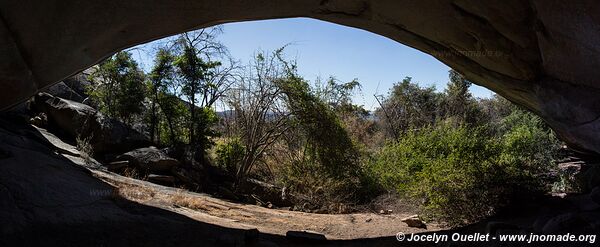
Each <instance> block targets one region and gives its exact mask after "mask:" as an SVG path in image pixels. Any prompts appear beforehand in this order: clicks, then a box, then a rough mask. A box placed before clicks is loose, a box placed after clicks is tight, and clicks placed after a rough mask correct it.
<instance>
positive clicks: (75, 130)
mask: <svg viewBox="0 0 600 247" xmlns="http://www.w3.org/2000/svg"><path fill="white" fill-rule="evenodd" d="M32 108H33V109H35V110H37V111H39V112H42V113H45V114H46V115H47V117H48V122H49V124H50V125H51V126H52V127H53V128H54V129H56V130H57V131H60V132H62V133H63V134H65V135H67V136H69V137H71V138H73V139H75V138H77V137H80V138H83V139H87V141H88V142H89V144H90V145H91V146H92V149H93V150H94V154H96V155H99V154H106V153H122V152H126V151H129V150H132V149H135V148H139V147H147V146H149V145H151V141H150V139H149V138H148V137H147V136H145V135H143V134H141V133H140V132H138V131H136V130H134V129H132V128H129V127H128V126H127V125H126V124H124V123H122V122H120V121H117V120H115V119H112V118H109V117H107V116H104V115H103V114H102V113H100V112H98V111H97V110H96V109H94V108H92V107H90V106H88V105H84V104H81V103H78V102H75V101H71V100H66V99H62V98H59V97H55V96H52V95H50V94H47V93H40V94H38V95H36V96H35V98H34V100H33V102H32Z"/></svg>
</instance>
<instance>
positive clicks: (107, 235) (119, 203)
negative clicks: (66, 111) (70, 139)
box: [0, 115, 283, 246]
mask: <svg viewBox="0 0 600 247" xmlns="http://www.w3.org/2000/svg"><path fill="white" fill-rule="evenodd" d="M7 119H8V118H7V117H6V116H4V115H0V140H2V141H0V246H194V245H198V243H202V245H203V246H243V245H247V244H251V242H252V241H255V240H256V238H257V237H258V236H257V232H256V230H255V229H254V230H253V231H252V232H251V233H252V234H253V235H248V233H247V230H246V229H233V228H226V227H221V226H217V225H214V224H209V223H204V222H199V221H196V220H193V219H191V218H189V217H187V216H184V215H182V214H178V213H175V212H172V211H168V210H166V209H161V208H157V207H151V206H146V205H143V204H140V203H137V202H133V201H129V200H127V199H125V198H123V197H121V196H120V193H121V192H120V191H119V189H118V188H115V187H113V185H111V184H108V183H106V182H104V181H102V180H100V179H99V178H97V177H95V176H94V175H92V172H91V170H88V169H86V168H84V167H86V164H85V161H84V160H83V159H81V158H80V157H77V156H76V155H77V154H74V153H71V154H66V153H64V152H62V151H60V152H57V149H62V148H60V147H59V146H62V145H68V144H66V143H62V144H60V145H59V146H55V144H58V143H60V142H61V141H60V140H59V139H56V140H52V141H51V142H52V143H51V142H50V140H48V139H47V133H42V132H40V130H39V129H36V128H33V127H31V126H29V125H26V124H18V123H15V122H9V121H7ZM69 149H73V147H71V148H69ZM113 176H117V175H113ZM248 236H253V238H249V237H248ZM280 239H283V238H280Z"/></svg>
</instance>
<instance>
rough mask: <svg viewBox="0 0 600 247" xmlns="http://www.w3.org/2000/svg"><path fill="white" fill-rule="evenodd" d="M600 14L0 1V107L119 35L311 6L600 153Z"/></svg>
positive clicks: (490, 8)
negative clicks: (427, 58)
mask: <svg viewBox="0 0 600 247" xmlns="http://www.w3.org/2000/svg"><path fill="white" fill-rule="evenodd" d="M41 10H43V11H41ZM67 13H68V14H67ZM599 15H600V2H598V1H589V0H575V1H563V0H531V1H521V0H508V1H494V2H488V1H478V0H426V1H413V0H398V1H377V0H260V1H245V0H225V1H209V0H194V1H192V0H180V1H169V2H164V3H163V2H156V1H152V0H136V1H122V2H120V4H119V5H111V4H107V3H106V1H101V0H91V1H85V2H82V1H75V0H60V1H59V0H47V1H33V0H22V1H3V2H0V16H1V17H2V18H0V47H2V48H0V53H1V54H3V56H2V57H0V82H1V83H0V109H2V108H6V107H9V106H11V105H15V104H17V103H18V102H19V101H22V100H25V99H27V98H29V97H31V96H32V95H33V94H35V93H36V92H37V91H39V90H41V89H44V88H45V87H48V86H49V85H52V84H53V83H56V82H58V81H60V80H63V79H64V78H66V77H68V76H69V75H72V74H74V73H76V72H77V71H81V70H83V69H85V68H87V67H89V66H91V65H93V64H95V63H97V62H98V61H100V60H101V59H102V58H104V57H106V56H108V55H110V54H112V53H114V52H115V51H117V50H119V49H122V48H124V47H130V46H133V45H136V44H139V43H143V42H147V41H150V40H153V39H157V38H160V37H164V36H167V35H172V34H175V33H177V32H182V31H185V30H190V29H192V28H198V27H206V26H210V25H214V24H218V23H224V22H234V21H243V20H258V19H271V18H284V17H311V18H316V19H321V20H325V21H330V22H334V23H338V24H342V25H347V26H352V27H356V28H361V29H364V30H367V31H371V32H373V33H377V34H380V35H383V36H386V37H388V38H390V39H393V40H396V41H398V42H400V43H403V44H406V45H408V46H411V47H414V48H416V49H418V50H421V51H423V52H425V53H428V54H431V55H432V56H434V57H436V58H437V59H439V60H441V61H442V62H444V63H446V64H447V65H449V66H450V67H452V68H454V69H456V70H458V71H459V72H461V73H463V74H465V75H466V77H467V78H469V79H470V80H472V81H474V82H475V83H476V84H479V85H482V86H484V87H487V88H489V89H491V90H493V91H495V92H497V93H499V94H501V95H502V96H504V97H506V98H508V99H509V100H511V101H513V102H515V103H517V104H520V105H522V106H525V107H526V108H528V109H530V110H531V111H533V112H535V113H537V114H539V115H540V116H542V117H543V118H544V119H545V120H546V122H547V123H548V124H550V125H551V126H552V128H554V130H555V131H556V132H557V133H558V135H559V136H560V137H561V138H562V139H563V140H565V141H566V142H568V143H569V145H570V146H571V147H573V148H576V149H579V150H582V151H591V152H596V153H600V136H599V135H596V134H595V133H597V132H598V131H600V118H599V116H600V107H599V106H600V97H598V96H599V95H600V84H599V83H598V78H600V70H598V69H597V68H598V67H599V66H600V18H599ZM173 16H183V17H185V18H172V17H173Z"/></svg>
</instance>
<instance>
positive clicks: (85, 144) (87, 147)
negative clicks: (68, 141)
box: [75, 136, 94, 165]
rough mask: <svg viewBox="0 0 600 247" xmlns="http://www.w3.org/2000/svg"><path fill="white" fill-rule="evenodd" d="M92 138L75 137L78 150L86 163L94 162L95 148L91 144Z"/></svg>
mask: <svg viewBox="0 0 600 247" xmlns="http://www.w3.org/2000/svg"><path fill="white" fill-rule="evenodd" d="M90 140H91V137H81V136H77V138H75V142H76V144H77V150H79V152H80V156H81V158H82V159H83V160H84V162H85V164H86V165H91V164H93V163H94V162H93V159H94V158H93V156H94V149H93V147H92V145H91V144H90Z"/></svg>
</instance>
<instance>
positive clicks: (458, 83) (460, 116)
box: [443, 70, 481, 124]
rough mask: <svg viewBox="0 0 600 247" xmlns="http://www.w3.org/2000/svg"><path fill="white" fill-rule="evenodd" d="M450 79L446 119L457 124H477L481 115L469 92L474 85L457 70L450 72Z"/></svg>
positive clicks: (445, 102) (446, 93)
mask: <svg viewBox="0 0 600 247" xmlns="http://www.w3.org/2000/svg"><path fill="white" fill-rule="evenodd" d="M449 77H450V81H449V82H448V84H447V87H446V90H445V91H444V99H443V110H444V117H445V118H446V119H450V121H454V122H455V124H477V123H478V122H479V118H480V117H481V113H480V109H479V108H478V106H477V102H476V101H475V99H474V98H473V96H472V95H471V93H470V92H469V88H470V87H471V85H472V84H473V83H472V82H470V81H469V80H467V79H466V78H465V77H464V76H463V75H461V74H460V73H458V72H457V71H455V70H450V71H449Z"/></svg>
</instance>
